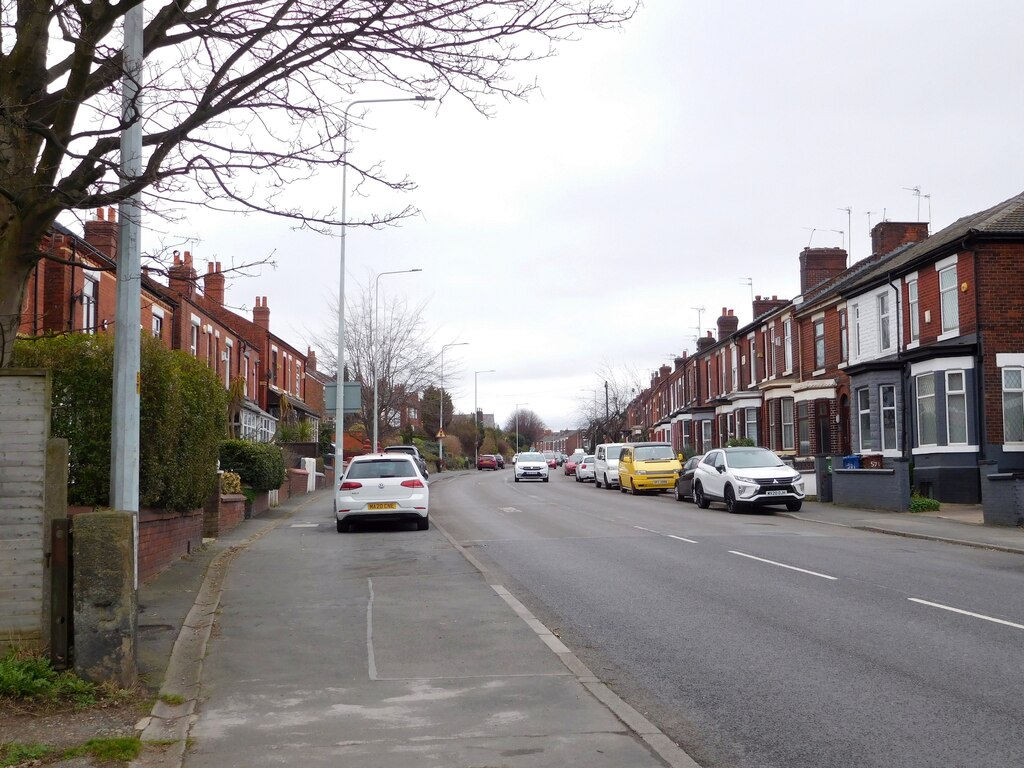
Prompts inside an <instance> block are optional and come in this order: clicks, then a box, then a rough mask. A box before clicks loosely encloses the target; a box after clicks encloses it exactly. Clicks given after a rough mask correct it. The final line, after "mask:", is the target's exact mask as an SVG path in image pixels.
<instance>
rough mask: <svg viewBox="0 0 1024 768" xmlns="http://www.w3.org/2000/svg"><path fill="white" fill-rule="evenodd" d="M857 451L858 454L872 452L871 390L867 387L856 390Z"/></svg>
mask: <svg viewBox="0 0 1024 768" xmlns="http://www.w3.org/2000/svg"><path fill="white" fill-rule="evenodd" d="M865 422H866V425H865ZM865 426H866V428H865ZM865 437H867V440H865V439H864V438H865ZM857 449H858V451H859V452H860V453H866V452H868V451H873V450H874V444H873V443H872V440H871V390H870V389H868V388H867V387H861V388H860V389H858V390H857Z"/></svg>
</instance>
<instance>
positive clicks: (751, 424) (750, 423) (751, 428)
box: [743, 408, 758, 445]
mask: <svg viewBox="0 0 1024 768" xmlns="http://www.w3.org/2000/svg"><path fill="white" fill-rule="evenodd" d="M744 410H745V411H746V413H745V414H744V417H745V418H744V425H743V433H744V436H746V437H748V438H750V439H751V440H753V441H754V444H755V445H757V444H758V440H757V408H746V409H744Z"/></svg>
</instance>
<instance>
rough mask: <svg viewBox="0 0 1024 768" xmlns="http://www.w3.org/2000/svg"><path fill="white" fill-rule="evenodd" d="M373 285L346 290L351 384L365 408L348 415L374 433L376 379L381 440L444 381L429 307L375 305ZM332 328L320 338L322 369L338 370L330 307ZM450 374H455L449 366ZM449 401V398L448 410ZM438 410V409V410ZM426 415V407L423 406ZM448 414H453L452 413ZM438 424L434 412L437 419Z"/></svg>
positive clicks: (334, 324) (347, 359) (347, 367)
mask: <svg viewBox="0 0 1024 768" xmlns="http://www.w3.org/2000/svg"><path fill="white" fill-rule="evenodd" d="M373 294H374V291H373V288H371V287H370V286H369V285H367V286H360V290H359V291H358V292H352V291H349V292H348V296H347V299H348V301H347V302H346V309H345V370H346V371H347V375H348V380H349V381H359V382H361V383H362V409H361V412H360V413H359V414H358V415H355V416H353V417H350V418H351V419H352V420H358V421H361V422H362V423H363V425H364V426H365V427H366V431H367V434H373V418H374V416H373V381H374V377H375V376H376V379H377V402H378V408H377V418H378V419H379V421H378V424H379V430H380V435H381V438H382V440H383V438H384V436H385V435H388V434H391V433H393V432H396V431H397V421H398V417H399V415H400V413H401V409H402V408H403V407H404V406H406V405H407V404H408V403H409V402H410V401H411V399H412V398H413V397H414V396H416V395H420V394H421V393H423V392H424V391H425V390H427V389H428V387H429V386H431V385H434V384H435V383H436V382H437V381H438V379H439V378H440V353H439V349H438V348H437V345H436V344H434V343H433V332H432V331H430V330H429V329H428V328H427V325H426V319H425V317H426V316H425V309H426V304H417V305H410V304H409V303H408V302H406V301H404V300H401V299H398V300H395V299H390V300H388V301H387V302H385V301H381V306H379V307H374V305H373V299H374V295H373ZM331 316H332V325H331V326H330V328H329V329H328V330H326V331H324V332H322V333H320V334H318V335H317V336H316V339H315V344H316V346H317V348H318V349H319V350H320V351H319V353H318V355H317V358H318V360H323V362H324V369H325V370H327V371H331V372H336V371H337V368H338V354H337V352H338V347H337V339H338V335H337V328H338V319H337V318H338V308H337V303H335V304H334V306H333V307H332V312H331ZM445 368H446V373H447V374H449V375H451V374H454V375H457V370H456V367H455V366H453V365H452V364H451V363H450V362H449V363H448V365H446V366H445ZM450 404H451V400H450V398H448V399H447V402H446V408H450ZM435 408H436V406H435ZM420 410H421V412H422V410H423V409H422V407H421V409H420ZM448 413H449V415H450V414H451V411H450V410H449V411H448ZM434 418H435V423H436V413H435V415H434Z"/></svg>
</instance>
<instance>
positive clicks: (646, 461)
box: [619, 443, 683, 495]
mask: <svg viewBox="0 0 1024 768" xmlns="http://www.w3.org/2000/svg"><path fill="white" fill-rule="evenodd" d="M682 468H683V467H682V465H681V464H680V463H679V459H678V458H677V457H676V453H675V451H673V450H672V445H671V444H670V443H628V444H626V445H624V446H622V452H621V453H620V454H619V490H620V491H622V492H623V493H626V492H629V493H632V494H634V495H636V494H638V493H644V492H646V491H658V492H663V491H667V490H668V489H669V488H672V487H673V486H674V485H675V484H676V479H678V477H679V472H680V471H681V470H682Z"/></svg>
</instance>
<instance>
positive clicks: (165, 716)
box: [131, 472, 1024, 768]
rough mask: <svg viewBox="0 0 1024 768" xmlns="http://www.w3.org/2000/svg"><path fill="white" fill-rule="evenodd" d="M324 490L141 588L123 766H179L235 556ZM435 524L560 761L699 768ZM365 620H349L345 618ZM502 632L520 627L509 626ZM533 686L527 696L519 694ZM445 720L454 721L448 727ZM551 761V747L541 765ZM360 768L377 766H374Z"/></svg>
mask: <svg viewBox="0 0 1024 768" xmlns="http://www.w3.org/2000/svg"><path fill="white" fill-rule="evenodd" d="M459 474H463V473H456V472H452V473H445V474H444V476H441V477H435V478H432V479H431V482H432V483H437V482H447V481H450V480H452V479H454V478H455V477H457V476H458V475H459ZM328 494H329V492H328V491H318V492H316V493H313V494H309V495H307V496H299V497H293V498H291V499H289V500H288V501H286V502H285V503H284V504H282V505H281V506H279V507H276V508H274V509H271V510H270V511H269V512H267V513H265V514H264V515H261V516H260V517H258V518H254V519H251V520H245V521H243V522H242V523H240V524H239V525H238V526H237V527H236V528H234V529H233V530H232V531H230V532H229V533H228V534H226V535H224V536H222V537H220V538H218V539H215V540H208V541H207V542H205V543H204V546H203V548H202V549H201V550H200V551H198V552H193V553H191V554H190V555H189V556H187V557H186V558H183V559H182V560H179V561H178V562H176V563H174V564H172V565H171V566H170V567H168V568H167V569H166V570H165V571H163V572H162V573H161V574H160V575H158V576H157V577H156V578H155V579H153V580H151V581H150V582H149V583H147V584H144V585H142V586H141V587H140V590H139V634H138V638H139V639H138V647H137V653H138V664H139V671H140V674H141V675H142V676H143V678H144V680H145V682H146V683H147V684H148V685H149V686H150V687H152V688H154V689H159V691H160V698H159V699H158V701H157V703H156V704H155V706H154V708H153V711H152V713H151V715H150V716H149V717H148V718H145V719H144V720H143V721H142V722H141V723H140V724H139V729H140V730H141V738H142V740H143V741H144V742H146V743H147V746H146V748H145V750H144V752H143V754H142V756H141V757H140V758H139V759H137V760H136V761H133V762H132V763H131V765H132V766H136V767H137V768H180V766H181V765H182V763H183V761H184V756H185V751H186V748H187V745H188V743H189V741H188V739H189V733H190V730H191V728H192V726H193V725H194V724H195V723H196V722H197V720H198V719H199V716H198V714H197V707H198V705H199V702H200V698H201V694H202V689H201V685H202V679H203V677H202V673H203V660H204V658H205V656H206V649H207V643H208V641H209V639H210V636H211V632H212V631H213V625H214V621H215V619H216V617H217V614H218V607H219V603H220V595H221V590H222V588H223V584H224V579H225V576H226V574H227V571H228V569H229V568H230V565H231V562H232V560H233V559H234V558H235V557H236V556H237V555H239V554H240V553H242V552H244V551H245V550H246V549H247V548H248V547H249V546H251V545H252V544H253V543H255V542H256V541H258V540H259V539H260V538H262V537H263V536H265V535H266V534H267V533H269V532H270V531H272V530H273V529H274V528H276V527H277V526H279V525H281V524H282V523H283V522H285V521H287V520H288V519H289V518H291V517H292V516H293V515H295V514H296V513H297V512H299V511H300V510H302V509H304V508H306V507H307V506H308V505H326V506H327V508H328V510H329V503H330V502H329V499H330V496H329V495H328ZM776 514H778V515H780V516H782V515H784V516H787V517H793V518H796V519H800V520H805V521H811V522H816V523H822V524H827V525H838V526H844V527H849V528H856V529H859V530H865V531H873V532H876V533H879V534H889V535H897V536H908V537H913V538H920V539H929V540H934V541H942V542H947V543H949V544H953V545H959V546H970V547H979V548H985V549H993V550H999V551H1003V552H1010V553H1015V554H1021V555H1024V529H1022V528H998V527H993V526H985V525H983V524H982V515H981V508H980V507H974V506H964V505H943V509H942V510H940V511H938V512H933V513H893V512H877V511H870V510H864V509H853V508H848V507H839V506H835V505H833V504H822V503H817V502H805V503H804V505H803V508H802V509H801V510H800V511H799V512H776ZM432 529H433V530H434V531H437V532H439V533H440V534H441V537H439V538H438V539H437V542H436V546H437V547H438V548H440V549H441V550H444V551H446V552H447V553H448V557H451V558H458V557H460V556H461V557H462V558H465V560H467V561H468V562H469V563H470V564H471V565H472V566H473V567H474V568H475V569H476V570H477V571H479V574H475V573H473V572H470V573H469V575H467V576H465V577H464V578H466V579H468V581H466V582H465V584H464V589H463V590H462V595H463V596H462V597H460V601H462V602H460V605H464V608H463V609H462V610H464V611H466V612H467V613H472V614H473V619H474V622H475V627H476V629H475V635H474V637H475V640H474V637H471V638H470V642H476V643H477V645H478V646H479V648H477V649H476V650H477V652H478V653H479V654H481V655H487V654H492V653H493V652H494V651H493V647H492V646H496V645H500V648H501V653H502V654H503V656H504V657H505V658H522V659H535V660H536V663H537V664H538V665H540V666H545V669H546V670H547V674H545V675H534V676H531V675H520V676H517V678H518V679H517V685H521V686H523V687H524V690H521V691H520V692H519V696H520V698H521V699H522V700H524V701H527V702H531V701H532V702H534V705H533V706H534V707H535V708H536V709H537V710H538V711H536V712H533V713H530V716H532V717H534V718H536V719H537V720H538V721H540V722H543V723H544V727H545V731H546V734H547V737H548V738H549V739H552V740H554V741H557V743H558V744H559V749H561V750H562V751H561V752H558V754H559V757H558V761H559V762H560V763H562V764H567V765H588V766H595V768H597V767H598V766H604V765H609V766H611V765H631V766H637V768H640V767H641V766H648V765H650V766H665V765H668V766H671V767H672V768H696V766H697V763H696V762H694V761H693V760H692V759H691V758H690V757H689V756H688V755H686V754H685V753H684V752H683V751H682V750H681V749H679V748H678V747H677V746H676V745H675V744H674V743H673V742H671V740H669V739H668V737H666V736H665V735H664V734H662V733H661V732H660V731H659V730H658V729H657V728H656V727H655V726H654V725H653V724H652V723H650V722H649V721H648V720H647V719H646V718H645V717H644V716H643V715H642V714H640V713H639V712H637V711H636V710H634V709H633V708H632V707H630V706H629V705H628V704H626V703H625V702H624V701H622V700H621V699H619V698H618V697H617V696H616V695H615V694H614V693H613V692H612V691H611V690H610V689H608V688H607V687H605V686H604V685H603V683H601V681H600V680H599V679H598V678H597V677H596V676H595V675H594V674H593V673H592V672H591V671H590V670H588V669H587V668H586V667H585V666H584V665H583V663H582V662H581V661H580V660H579V659H578V658H577V657H576V656H575V655H574V654H573V653H572V652H571V650H570V649H568V648H567V647H565V646H564V645H563V644H562V642H561V641H560V640H559V639H558V637H557V636H556V635H555V634H553V633H552V632H551V631H550V630H549V629H548V628H547V627H545V626H544V625H543V624H542V623H541V622H539V621H538V620H537V619H536V618H535V617H534V616H532V615H531V614H530V612H529V611H528V610H527V609H526V608H525V606H523V605H522V603H520V602H519V601H518V600H517V599H516V598H515V597H514V596H513V595H512V594H511V593H509V592H508V590H506V589H504V587H502V586H500V585H498V584H496V583H493V581H492V579H491V578H490V575H489V574H488V572H487V571H486V570H485V569H484V568H483V566H482V565H481V564H480V563H479V562H478V561H476V559H475V558H474V557H473V556H472V554H470V553H469V552H466V551H464V550H463V549H462V548H461V547H460V546H459V545H458V544H457V543H456V542H455V541H454V539H452V538H451V537H449V536H448V534H447V533H446V532H445V531H444V529H443V528H442V527H441V526H438V525H437V524H436V522H435V521H432ZM449 562H452V561H451V560H449ZM352 567H353V568H356V567H358V566H357V565H353V566H352ZM495 593H496V594H497V596H498V597H499V598H501V601H502V602H500V603H498V609H497V610H496V609H495V602H494V599H495ZM514 617H518V618H514ZM361 618H362V617H353V621H354V622H355V621H359V620H361ZM426 620H429V619H426ZM520 621H521V622H522V623H525V625H526V627H528V631H527V630H524V629H523V626H522V624H519V623H516V622H520ZM510 622H511V623H510ZM510 627H517V628H518V629H515V630H514V631H513V630H510ZM413 631H414V628H413ZM544 654H547V656H544ZM541 657H543V658H541ZM559 662H560V663H559ZM550 664H554V666H555V667H556V668H557V669H558V670H561V671H560V672H558V673H552V672H551V671H550V669H548V666H546V665H550ZM555 674H557V675H559V676H560V678H559V679H557V680H556V681H555V683H557V685H559V686H561V687H560V688H559V689H558V690H559V701H560V702H561V704H560V706H558V707H556V708H551V707H546V706H544V705H543V702H544V701H545V700H550V697H551V695H552V690H551V686H552V685H553V684H555V683H553V682H552V679H551V678H552V676H553V675H555ZM544 686H547V687H546V688H545V687H544ZM566 686H568V687H566ZM530 687H533V688H534V690H526V689H528V688H530ZM499 696H500V697H501V698H500V699H499ZM506 697H507V693H506V694H504V695H503V696H502V695H501V694H494V700H493V701H488V700H487V697H486V695H484V696H483V698H481V699H480V700H478V701H476V702H475V706H476V707H477V708H478V709H479V710H480V711H488V708H489V707H493V711H496V712H500V711H502V710H504V709H506V708H507V706H508V701H507V698H506ZM418 706H423V707H426V708H427V709H428V710H429V712H428V713H426V714H429V716H430V719H431V721H432V722H434V723H441V724H442V728H444V727H447V728H450V729H452V730H455V731H457V730H458V729H459V728H462V727H464V723H462V722H457V721H456V719H455V718H457V717H463V716H464V713H461V714H460V713H458V712H457V710H455V709H453V708H452V707H451V706H450V704H448V703H446V702H445V701H444V700H443V698H440V699H438V700H437V701H433V702H431V701H425V702H423V703H422V704H421V705H418ZM446 718H447V719H450V720H451V722H445V719H446ZM499 730H500V729H499ZM502 737H503V736H502V734H500V733H499V734H495V735H494V736H493V738H494V740H496V741H497V740H499V739H500V738H502ZM598 739H600V740H602V741H601V743H600V747H601V749H597V748H595V744H596V743H597V740H598ZM533 751H537V750H533ZM530 752H531V750H525V751H523V754H524V755H526V757H524V758H523V759H522V760H520V761H507V762H506V761H503V762H502V763H501V764H502V765H506V764H507V765H510V766H511V765H522V766H535V765H536V766H539V765H546V764H550V763H544V762H535V761H534V758H530V757H529V753H530ZM602 752H603V754H598V753H602ZM502 754H508V755H511V756H515V755H517V754H518V753H517V752H516V750H515V749H512V750H510V751H508V752H506V753H502ZM552 756H553V755H552V753H551V752H549V753H548V755H547V758H548V759H550V758H551V757H552ZM366 764H367V765H371V764H372V765H376V764H377V763H376V762H372V761H371V762H367V763H366ZM451 764H458V763H457V762H453V763H451Z"/></svg>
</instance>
